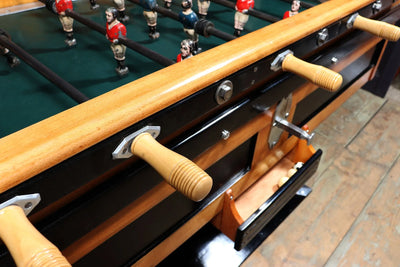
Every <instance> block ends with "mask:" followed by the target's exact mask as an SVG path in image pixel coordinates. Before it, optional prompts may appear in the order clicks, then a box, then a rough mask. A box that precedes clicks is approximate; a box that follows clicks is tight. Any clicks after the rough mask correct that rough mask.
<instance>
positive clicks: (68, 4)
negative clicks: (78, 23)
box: [55, 0, 76, 46]
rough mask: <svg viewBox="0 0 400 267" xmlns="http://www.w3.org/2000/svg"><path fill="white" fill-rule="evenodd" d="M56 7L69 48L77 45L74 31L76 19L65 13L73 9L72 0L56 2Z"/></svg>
mask: <svg viewBox="0 0 400 267" xmlns="http://www.w3.org/2000/svg"><path fill="white" fill-rule="evenodd" d="M55 6H56V10H57V13H58V18H59V19H60V22H61V25H62V27H63V30H64V32H65V35H66V37H67V38H66V39H65V43H66V44H67V45H68V46H74V45H76V39H75V38H74V29H73V24H74V19H73V18H71V17H68V16H67V15H66V14H65V11H66V10H67V9H70V10H72V9H73V6H72V0H56V2H55Z"/></svg>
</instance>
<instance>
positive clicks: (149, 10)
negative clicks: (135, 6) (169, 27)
mask: <svg viewBox="0 0 400 267" xmlns="http://www.w3.org/2000/svg"><path fill="white" fill-rule="evenodd" d="M140 4H141V5H142V7H143V16H144V17H145V18H146V22H147V26H148V27H149V37H150V38H151V39H157V38H158V37H160V33H159V32H157V12H155V11H154V8H155V7H156V6H157V1H156V0H140Z"/></svg>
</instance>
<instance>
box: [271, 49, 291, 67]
mask: <svg viewBox="0 0 400 267" xmlns="http://www.w3.org/2000/svg"><path fill="white" fill-rule="evenodd" d="M289 54H292V55H293V52H292V51H291V50H286V51H284V52H282V53H280V54H279V55H277V56H276V58H275V59H274V61H272V63H271V70H273V71H278V70H280V69H281V68H282V62H283V60H284V59H285V57H286V56H287V55H289Z"/></svg>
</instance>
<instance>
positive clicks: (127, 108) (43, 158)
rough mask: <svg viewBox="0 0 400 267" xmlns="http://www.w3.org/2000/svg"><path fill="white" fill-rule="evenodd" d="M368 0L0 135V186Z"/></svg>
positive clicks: (338, 0) (303, 16) (343, 4)
mask: <svg viewBox="0 0 400 267" xmlns="http://www.w3.org/2000/svg"><path fill="white" fill-rule="evenodd" d="M372 2H374V1H373V0H359V1H348V0H334V1H328V2H325V3H323V4H321V5H318V6H316V7H315V8H311V9H308V10H306V11H304V12H301V13H300V14H298V15H296V16H295V17H293V18H290V19H287V20H282V21H279V22H277V23H274V24H272V25H270V26H268V27H265V28H262V29H260V30H258V31H255V32H252V33H249V34H247V35H246V36H243V37H241V38H237V39H235V40H233V41H230V42H228V43H226V44H223V45H220V46H218V47H216V48H213V49H211V50H209V51H205V52H203V53H201V54H199V55H197V56H196V57H193V58H190V59H188V60H185V61H183V62H180V63H178V64H174V65H172V66H169V67H167V68H164V69H162V70H160V71H157V72H154V73H152V74H150V75H148V76H145V77H143V78H141V79H138V80H136V81H134V82H132V83H129V84H126V85H124V86H121V87H119V88H117V89H115V90H113V91H111V92H108V93H106V94H103V95H101V96H99V97H97V98H94V99H92V100H90V101H87V102H85V103H83V104H81V105H78V106H76V107H74V108H71V109H69V110H66V111H64V112H61V113H59V114H57V115H55V116H53V117H50V118H48V119H45V120H43V121H41V122H39V123H36V124H34V125H31V126H29V127H27V128H25V129H23V130H21V131H18V132H16V133H13V134H11V135H9V136H6V137H4V138H2V139H1V140H0V151H2V153H1V155H0V176H1V177H2V179H1V181H0V192H4V191H6V190H8V189H10V188H12V187H14V186H16V185H18V184H20V183H22V182H24V181H26V180H27V179H29V178H31V177H33V176H34V175H37V174H39V173H41V172H43V171H44V170H46V169H48V168H50V167H52V166H54V165H56V164H58V163H60V162H62V161H64V160H65V159H67V158H70V157H71V156H73V155H75V154H77V153H79V152H81V151H83V150H85V149H87V148H88V147H91V146H93V145H95V144H96V143H98V142H100V141H102V140H104V139H106V138H108V137H110V136H112V135H113V134H115V133H117V132H119V131H121V130H122V129H125V128H127V127H129V126H131V125H133V124H134V123H136V122H138V121H140V120H142V119H144V118H146V117H148V116H150V115H152V114H154V113H156V112H158V111H160V110H162V109H164V108H166V107H168V106H170V105H172V104H174V103H176V102H177V101H179V100H181V99H183V98H185V97H187V96H189V95H192V94H194V93H195V92H197V91H199V90H201V89H203V88H205V87H207V86H208V85H211V84H212V83H214V82H215V81H217V80H221V79H222V78H223V77H226V76H227V75H230V74H232V73H234V72H236V71H238V70H240V69H242V68H244V67H246V66H248V65H250V64H252V63H254V62H256V61H258V60H260V59H262V58H265V57H266V56H268V55H270V54H272V53H275V52H277V51H278V50H280V49H283V48H284V47H286V46H288V45H289V44H291V43H294V42H296V41H298V40H300V39H302V38H303V37H304V36H305V35H308V34H311V33H313V32H315V31H317V30H319V29H321V28H323V27H325V26H327V25H330V24H331V23H333V22H335V21H337V20H338V19H340V18H343V17H345V16H348V15H349V14H352V13H354V12H356V11H357V10H359V9H360V8H362V7H364V6H365V5H367V4H370V3H372ZM327 11H329V12H327ZM266 36H267V37H268V38H267V39H266ZM188 69H191V70H195V71H194V72H188V71H187V70H188ZM176 73H180V75H179V76H176V75H174V74H176ZM171 76H174V77H175V79H165V77H171ZM27 137H29V138H27ZM21 166H23V167H21Z"/></svg>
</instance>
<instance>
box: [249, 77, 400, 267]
mask: <svg viewBox="0 0 400 267" xmlns="http://www.w3.org/2000/svg"><path fill="white" fill-rule="evenodd" d="M312 143H313V145H314V147H315V148H321V149H322V150H323V152H324V154H323V156H322V159H321V164H320V166H319V169H318V171H317V173H316V174H315V175H314V176H313V177H312V178H311V179H310V180H309V181H308V182H307V185H308V186H310V187H311V188H312V189H313V192H312V193H311V194H310V195H309V196H308V197H307V198H306V199H305V200H304V201H303V202H302V203H301V204H300V206H298V207H297V209H296V210H295V211H294V212H292V213H291V214H290V215H289V217H287V218H286V220H285V221H284V222H283V223H282V224H281V225H280V226H279V227H278V228H277V229H276V230H275V231H274V232H273V233H272V234H271V235H270V236H269V237H268V238H267V239H266V240H265V241H264V242H263V243H262V244H261V245H260V247H259V248H258V249H257V250H256V251H255V252H254V253H253V254H252V255H250V257H249V258H248V259H247V260H246V261H245V262H244V263H243V264H242V267H254V266H388V267H389V266H400V253H399V251H400V160H399V157H400V77H399V76H398V77H397V78H396V79H395V80H394V82H393V84H392V86H391V88H390V89H389V92H388V93H387V95H386V97H385V98H379V97H376V96H374V95H372V94H370V93H369V92H366V91H364V90H359V91H358V92H357V93H356V94H355V95H353V96H352V97H351V98H350V99H349V100H348V101H347V102H346V103H345V104H344V105H343V106H342V107H340V108H339V109H338V110H337V111H336V112H335V113H334V114H332V115H331V116H330V117H329V118H328V119H327V120H326V121H325V122H323V123H322V124H321V125H320V126H319V127H318V128H317V130H316V135H315V138H314V140H313V142H312Z"/></svg>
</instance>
